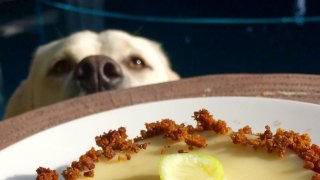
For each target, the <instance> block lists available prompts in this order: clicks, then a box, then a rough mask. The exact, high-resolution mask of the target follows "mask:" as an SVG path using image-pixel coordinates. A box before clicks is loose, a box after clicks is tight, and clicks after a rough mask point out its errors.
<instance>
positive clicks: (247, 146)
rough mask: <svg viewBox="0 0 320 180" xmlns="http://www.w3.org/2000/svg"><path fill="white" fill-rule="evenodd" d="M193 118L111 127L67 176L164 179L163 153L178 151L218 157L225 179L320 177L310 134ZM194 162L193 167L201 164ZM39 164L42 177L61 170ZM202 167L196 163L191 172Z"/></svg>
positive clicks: (204, 114)
mask: <svg viewBox="0 0 320 180" xmlns="http://www.w3.org/2000/svg"><path fill="white" fill-rule="evenodd" d="M193 117H194V119H195V120H196V122H197V125H196V126H191V125H185V124H176V123H175V121H173V120H170V119H164V120H161V121H158V122H154V123H146V130H142V131H141V135H140V136H138V137H137V138H135V139H128V136H127V134H126V129H125V128H123V127H120V128H119V129H118V130H110V131H109V132H107V133H104V134H102V135H100V136H97V137H96V138H95V140H96V144H97V145H98V146H99V149H95V148H91V149H90V150H89V151H88V152H87V153H85V154H84V155H82V156H80V158H79V160H78V161H74V162H72V164H71V166H70V167H68V168H67V169H65V170H64V171H63V172H62V175H63V177H64V178H65V179H67V180H75V179H78V180H82V179H132V180H134V179H160V176H161V172H162V173H164V171H160V173H159V171H158V170H159V168H160V169H161V168H162V166H163V164H162V163H163V157H166V156H168V155H170V154H174V156H175V157H178V159H184V157H181V156H183V155H184V154H193V155H195V154H201V155H203V156H201V161H204V160H205V159H207V160H208V161H210V157H211V156H213V157H214V158H215V159H216V160H217V161H215V162H216V164H214V165H212V164H211V166H210V165H209V167H211V168H212V167H216V168H218V169H220V170H217V172H218V173H217V172H215V173H214V174H215V176H218V177H219V176H220V175H221V172H223V173H222V174H223V178H224V179H230V180H232V179H238V180H241V179H246V180H248V179H274V177H277V179H291V180H294V179H297V180H300V179H312V180H320V174H319V173H320V147H319V146H317V145H315V144H311V139H310V137H309V136H308V135H307V134H299V133H297V132H294V131H285V130H283V129H278V130H277V131H276V133H272V131H271V130H270V127H269V126H266V127H265V131H264V132H262V133H253V132H252V130H251V128H250V127H249V126H245V127H243V128H241V129H239V130H238V131H233V130H232V129H231V128H229V127H228V126H227V124H226V122H225V121H222V120H216V119H214V118H213V116H212V115H211V114H209V112H208V111H207V110H205V109H203V110H199V111H197V112H195V113H194V116H193ZM179 154H180V155H179ZM195 156H197V155H195ZM199 156H200V155H198V158H199ZM161 159H162V160H161ZM211 161H212V159H211ZM161 162H162V163H161ZM193 163H194V164H192V165H190V167H192V166H195V167H197V166H199V165H200V164H201V163H200V164H199V162H198V161H193ZM217 164H219V165H217ZM177 165H179V166H174V167H171V168H172V171H171V172H169V174H170V173H172V172H174V171H177V173H178V174H179V173H181V172H178V171H182V170H185V167H180V166H181V165H183V163H180V164H177ZM40 168H42V167H40ZM40 168H39V169H40ZM203 168H207V167H203ZM39 169H38V171H37V172H38V179H41V178H42V179H45V177H46V175H48V177H52V174H55V173H56V171H55V170H51V171H48V170H47V169H46V170H45V171H41V170H39ZM191 169H192V168H191ZM209 169H210V168H209ZM221 169H222V170H223V171H221ZM198 170H199V169H198ZM196 171H197V170H196V169H195V168H194V171H192V170H190V172H189V173H193V172H194V173H196ZM42 172H43V173H42ZM50 172H51V173H50ZM166 175H168V172H167V174H166ZM173 175H174V174H173ZM161 177H162V176H161ZM48 179H50V178H48Z"/></svg>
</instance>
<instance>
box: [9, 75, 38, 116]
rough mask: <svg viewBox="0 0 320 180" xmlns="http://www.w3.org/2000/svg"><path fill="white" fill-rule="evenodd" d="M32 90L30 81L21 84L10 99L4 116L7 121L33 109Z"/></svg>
mask: <svg viewBox="0 0 320 180" xmlns="http://www.w3.org/2000/svg"><path fill="white" fill-rule="evenodd" d="M30 88H31V86H30V84H28V80H24V81H22V82H21V84H20V86H19V87H18V88H17V89H16V90H15V92H14V93H13V95H12V96H11V97H10V99H9V102H8V104H7V107H6V112H5V115H4V118H5V119H6V118H9V117H11V116H14V115H18V114H21V113H23V112H25V111H28V110H31V109H32V91H31V89H30Z"/></svg>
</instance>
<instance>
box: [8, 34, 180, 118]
mask: <svg viewBox="0 0 320 180" xmlns="http://www.w3.org/2000/svg"><path fill="white" fill-rule="evenodd" d="M179 78H180V77H179V75H178V74H177V73H176V72H175V71H174V70H172V68H171V67H170V62H169V60H168V57H167V56H166V54H165V53H164V51H163V50H162V48H161V45H160V44H159V43H158V42H155V41H152V40H149V39H146V38H143V37H138V36H134V35H131V34H129V33H127V32H124V31H120V30H106V31H103V32H101V33H95V32H91V31H81V32H78V33H74V34H71V35H70V36H68V37H66V38H63V39H60V40H56V41H53V42H51V43H49V44H46V45H44V46H40V47H39V48H38V49H37V50H36V52H35V54H34V57H33V60H32V63H31V67H30V71H29V75H28V77H27V78H26V79H25V80H24V81H22V82H21V84H20V85H19V87H18V88H17V89H16V90H15V92H14V93H13V95H12V96H11V98H10V99H9V102H8V104H7V107H6V111H5V118H8V117H11V116H15V115H18V114H21V113H23V112H26V111H29V110H32V109H35V108H38V107H42V106H45V105H49V104H53V103H55V102H59V101H63V100H65V99H69V98H72V97H77V96H82V95H86V94H90V93H95V92H100V91H105V90H114V89H121V88H129V87H135V86H142V85H147V84H153V83H160V82H166V81H172V80H177V79H179Z"/></svg>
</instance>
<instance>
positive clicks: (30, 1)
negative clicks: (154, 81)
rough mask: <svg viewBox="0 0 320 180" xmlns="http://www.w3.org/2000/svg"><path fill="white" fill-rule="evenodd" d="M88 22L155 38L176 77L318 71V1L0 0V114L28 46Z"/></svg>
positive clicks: (22, 73) (26, 60)
mask: <svg viewBox="0 0 320 180" xmlns="http://www.w3.org/2000/svg"><path fill="white" fill-rule="evenodd" d="M87 29H89V30H93V31H102V30H105V29H122V30H126V31H128V32H130V33H133V34H136V35H140V36H145V37H148V38H151V39H154V40H156V41H159V42H161V44H162V46H163V48H164V49H165V51H166V52H167V54H168V56H169V57H170V59H171V61H172V66H173V69H175V70H176V71H177V72H178V73H179V74H180V75H181V76H182V77H192V76H199V75H207V74H222V73H308V74H319V73H320V44H319V42H320V1H319V0H281V1H270V0H259V1H257V0H241V1H239V0H238V1H237V0H223V1H213V0H208V1H206V0H201V1H196V0H193V1H171V0H161V1H158V0H153V1H150V0H130V1H129V0H64V1H62V0H0V119H1V115H2V113H3V110H4V106H5V104H6V101H7V100H8V98H9V97H10V96H11V94H12V92H13V91H14V89H15V88H16V87H17V86H18V84H19V83H20V81H21V80H22V79H24V78H25V77H26V76H27V73H28V68H29V64H30V62H31V59H32V54H33V52H34V50H35V48H36V47H37V46H39V45H41V44H44V43H47V42H49V41H52V40H55V39H58V38H62V37H64V36H67V35H69V34H71V33H73V32H76V31H80V30H87Z"/></svg>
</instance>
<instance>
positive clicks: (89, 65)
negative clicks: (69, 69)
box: [74, 55, 123, 93]
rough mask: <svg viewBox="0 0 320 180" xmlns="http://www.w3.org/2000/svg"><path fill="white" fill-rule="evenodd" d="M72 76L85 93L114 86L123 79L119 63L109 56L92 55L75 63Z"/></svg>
mask: <svg viewBox="0 0 320 180" xmlns="http://www.w3.org/2000/svg"><path fill="white" fill-rule="evenodd" d="M74 78H75V79H76V80H77V81H78V82H79V85H80V87H81V88H83V90H84V91H86V93H94V92H98V91H104V90H110V89H114V88H116V87H117V86H118V85H119V84H120V83H121V82H122V80H123V73H122V71H121V68H120V66H119V64H117V63H116V62H115V61H114V60H112V59H111V58H110V57H108V56H103V55H94V56H88V57H86V58H84V59H83V60H82V61H81V62H80V63H79V64H78V65H77V67H76V68H75V71H74Z"/></svg>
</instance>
